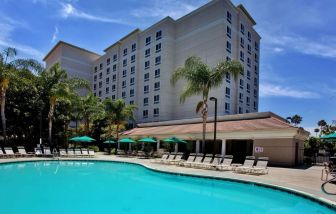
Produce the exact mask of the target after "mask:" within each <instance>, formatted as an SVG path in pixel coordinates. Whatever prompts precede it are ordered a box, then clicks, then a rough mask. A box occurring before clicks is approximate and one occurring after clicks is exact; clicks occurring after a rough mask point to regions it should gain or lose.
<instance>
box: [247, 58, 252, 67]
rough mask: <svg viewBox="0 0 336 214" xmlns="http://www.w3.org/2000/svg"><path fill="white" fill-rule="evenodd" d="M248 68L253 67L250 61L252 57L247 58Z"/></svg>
mask: <svg viewBox="0 0 336 214" xmlns="http://www.w3.org/2000/svg"><path fill="white" fill-rule="evenodd" d="M247 66H248V67H251V59H250V57H247Z"/></svg>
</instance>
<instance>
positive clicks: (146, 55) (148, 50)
mask: <svg viewBox="0 0 336 214" xmlns="http://www.w3.org/2000/svg"><path fill="white" fill-rule="evenodd" d="M149 56H150V48H148V49H146V50H145V57H149Z"/></svg>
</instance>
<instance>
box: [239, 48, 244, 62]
mask: <svg viewBox="0 0 336 214" xmlns="http://www.w3.org/2000/svg"><path fill="white" fill-rule="evenodd" d="M239 56H240V61H242V62H244V52H243V51H240V54H239Z"/></svg>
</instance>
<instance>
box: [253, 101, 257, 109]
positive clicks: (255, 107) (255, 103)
mask: <svg viewBox="0 0 336 214" xmlns="http://www.w3.org/2000/svg"><path fill="white" fill-rule="evenodd" d="M253 108H254V110H257V102H256V101H254V102H253Z"/></svg>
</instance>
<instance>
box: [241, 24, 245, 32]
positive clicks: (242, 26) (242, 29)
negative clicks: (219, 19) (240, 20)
mask: <svg viewBox="0 0 336 214" xmlns="http://www.w3.org/2000/svg"><path fill="white" fill-rule="evenodd" d="M240 32H241V33H242V34H244V33H245V26H244V25H243V24H240Z"/></svg>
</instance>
